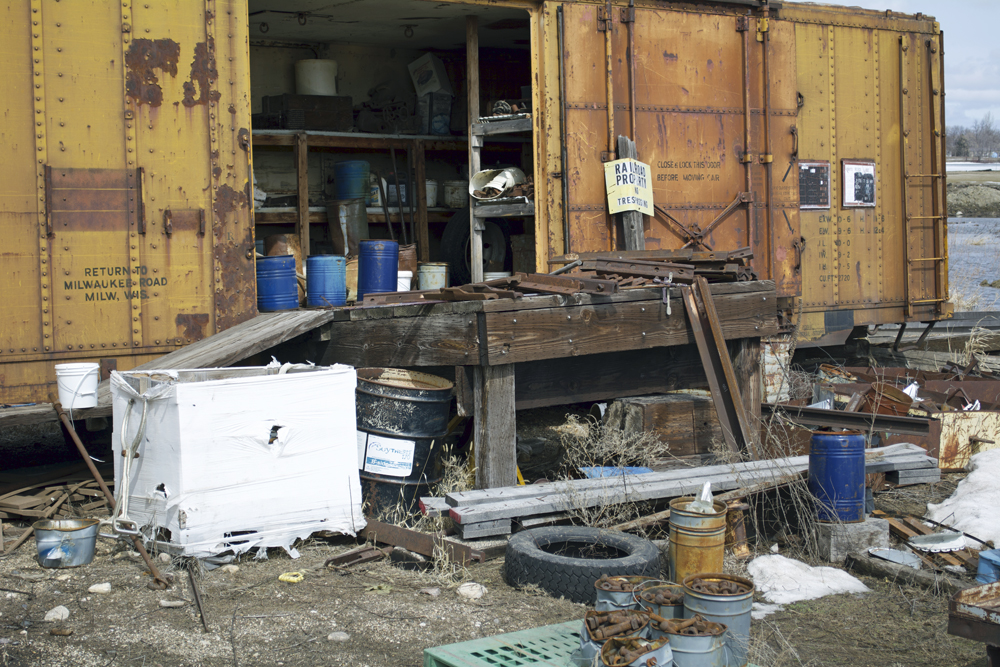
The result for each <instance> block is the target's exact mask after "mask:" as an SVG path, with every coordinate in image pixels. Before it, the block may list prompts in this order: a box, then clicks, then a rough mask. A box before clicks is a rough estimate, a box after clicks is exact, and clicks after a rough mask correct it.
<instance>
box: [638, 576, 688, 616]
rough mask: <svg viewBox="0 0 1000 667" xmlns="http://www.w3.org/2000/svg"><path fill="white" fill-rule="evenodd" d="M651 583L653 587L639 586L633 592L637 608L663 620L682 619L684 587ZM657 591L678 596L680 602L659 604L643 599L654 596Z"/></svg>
mask: <svg viewBox="0 0 1000 667" xmlns="http://www.w3.org/2000/svg"><path fill="white" fill-rule="evenodd" d="M651 583H653V585H647V586H641V587H639V588H637V589H636V590H635V592H634V595H635V601H636V603H637V604H638V605H639V608H640V609H645V610H646V611H648V612H649V613H651V614H656V615H657V616H662V617H663V618H684V587H683V586H681V585H680V584H671V583H664V582H651ZM659 591H664V592H666V591H670V592H672V593H675V594H680V601H679V602H677V604H659V603H657V602H655V601H653V600H646V599H644V597H646V595H647V594H651V595H656V593H657V592H659Z"/></svg>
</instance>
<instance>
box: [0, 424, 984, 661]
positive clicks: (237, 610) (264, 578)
mask: <svg viewBox="0 0 1000 667" xmlns="http://www.w3.org/2000/svg"><path fill="white" fill-rule="evenodd" d="M566 412H567V410H565V409H551V410H549V411H548V412H544V411H528V413H526V414H525V415H524V418H523V419H522V415H520V414H519V416H518V417H519V427H520V428H519V435H520V436H521V438H520V440H521V441H522V442H519V448H521V449H522V450H523V451H522V453H526V454H527V458H526V459H524V460H523V461H522V463H523V464H522V470H523V471H525V476H526V477H529V479H531V477H530V476H529V473H528V471H530V470H532V469H536V470H537V471H538V472H539V473H542V474H546V471H551V470H552V468H553V467H554V466H558V459H559V452H558V446H557V444H558V440H559V432H558V431H557V430H556V429H555V428H554V426H553V424H558V423H559V422H560V421H561V420H562V419H564V417H565V414H566ZM569 412H573V413H576V414H581V415H582V414H583V413H584V410H582V409H575V410H569ZM46 435H48V436H50V437H47V438H42V439H41V440H49V441H51V445H48V447H46V446H45V445H44V443H43V442H41V440H39V441H38V442H34V443H32V444H31V445H30V446H26V447H25V448H24V449H23V450H22V451H20V452H19V454H18V460H19V461H21V462H22V464H23V465H31V464H33V463H34V461H33V455H37V453H38V452H39V451H40V450H44V449H48V452H49V453H51V452H52V451H53V450H57V449H58V447H59V445H58V440H57V437H58V434H57V432H54V433H51V434H46ZM522 458H523V457H522ZM961 477H962V475H960V474H950V475H945V476H944V478H943V480H942V482H941V483H939V484H935V485H920V486H913V487H904V488H899V489H895V490H892V491H887V492H885V493H882V494H879V495H878V496H877V497H876V505H877V507H878V508H879V509H882V510H885V511H887V512H893V513H899V512H905V513H912V514H916V515H921V514H922V513H923V512H924V511H925V509H926V504H927V503H928V502H939V501H940V500H942V499H944V498H946V497H947V496H949V495H950V494H951V493H952V491H954V488H955V485H956V484H957V483H958V481H959V480H960V479H961ZM27 525H28V524H26V523H21V524H18V523H16V522H15V524H14V525H13V526H11V525H10V524H8V523H5V524H4V529H5V532H6V538H7V540H8V543H9V541H10V540H11V539H12V538H13V537H16V535H17V533H18V532H19V530H22V529H23V528H24V527H26V526H27ZM774 543H777V544H779V548H780V550H781V553H782V554H783V555H786V556H789V557H793V558H800V559H802V560H806V561H807V562H810V564H813V565H816V564H820V563H817V562H815V561H812V560H810V559H809V558H808V557H807V556H806V555H804V554H803V553H801V551H800V550H799V545H798V544H796V543H795V541H794V540H792V543H787V540H785V539H783V538H782V537H780V536H779V537H774V536H762V537H761V538H759V539H757V540H755V542H754V543H753V544H752V547H753V548H754V549H755V550H756V553H757V554H766V553H770V547H771V545H772V544H774ZM357 545H358V542H357V541H356V540H354V539H353V538H348V537H341V536H338V537H335V538H330V539H325V538H316V537H314V538H312V539H309V540H307V541H306V542H305V543H303V544H301V545H299V547H298V549H299V552H300V553H301V557H300V558H299V559H297V560H293V559H291V558H289V557H288V556H287V555H286V554H285V553H284V552H283V551H281V550H276V549H272V550H270V551H269V552H268V558H267V559H266V560H257V559H255V558H254V557H253V556H252V555H244V556H243V557H241V558H240V559H239V560H238V561H237V562H236V564H237V565H238V568H239V569H238V571H237V572H235V573H228V572H224V571H222V570H221V569H216V570H213V571H206V572H201V573H199V574H198V575H197V580H198V582H199V587H200V589H201V591H202V598H203V602H204V606H205V610H206V617H207V621H208V625H209V629H210V630H209V631H208V632H206V631H205V630H204V629H203V627H202V625H201V621H200V619H199V617H198V615H197V612H196V608H195V606H194V604H193V600H194V597H193V593H192V591H191V587H190V583H189V581H188V574H187V570H186V569H185V563H183V562H180V561H175V562H170V563H161V564H160V565H161V567H162V568H163V570H164V571H168V572H172V573H173V574H174V575H175V577H176V583H175V585H174V587H173V588H172V589H170V590H168V591H153V590H150V589H149V588H148V587H147V584H148V582H149V581H150V577H149V574H148V572H147V570H146V567H145V565H144V563H143V562H142V560H141V559H140V558H139V557H138V554H135V553H134V552H131V548H130V547H128V548H127V547H126V545H125V544H124V543H119V542H114V541H107V540H100V541H99V542H98V550H97V556H96V557H95V559H94V562H93V563H91V564H90V565H87V566H84V567H81V568H77V569H72V570H47V569H43V568H41V567H40V566H39V565H38V564H37V562H36V560H35V543H34V540H33V539H29V540H28V541H27V542H26V543H25V544H24V545H22V546H21V547H20V548H19V549H18V550H17V551H15V552H14V553H12V554H7V555H4V556H0V666H7V665H11V666H14V665H44V666H48V665H52V666H56V665H58V666H62V665H79V666H80V667H91V666H94V667H112V666H113V665H115V666H125V665H136V666H147V665H148V666H150V667H152V666H154V665H161V666H163V667H167V666H171V667H172V666H174V665H191V666H194V665H198V666H203V665H204V666H231V667H240V666H241V665H289V666H292V665H352V666H354V667H365V666H367V667H380V666H382V665H385V666H389V665H392V666H393V667H395V666H408V665H413V666H417V665H421V664H423V650H424V649H425V648H429V647H433V646H439V645H442V644H449V643H453V642H460V641H467V640H471V639H476V638H480V637H486V636H491V635H496V634H502V633H505V632H514V631H517V630H525V629H529V628H533V627H538V626H542V625H548V624H552V623H560V622H564V621H568V620H574V619H580V618H582V616H583V613H584V612H585V610H586V607H585V606H583V605H579V604H575V603H571V602H567V601H565V600H557V599H553V598H551V597H549V596H547V595H545V594H543V593H538V592H533V591H517V590H514V589H511V588H510V587H508V586H507V585H506V584H505V583H504V581H503V577H502V566H503V559H502V558H496V559H493V560H490V561H488V562H487V563H485V564H473V565H470V566H469V567H467V568H464V569H451V568H449V567H448V565H447V564H441V563H438V564H437V567H433V564H432V566H431V568H430V569H428V570H426V571H420V570H415V569H413V565H412V564H404V563H395V564H394V563H391V562H389V561H383V562H379V563H374V564H365V565H360V566H356V567H352V568H350V569H346V570H334V569H330V568H326V567H325V566H324V563H325V561H326V560H327V559H328V558H330V557H331V556H334V555H337V554H339V553H342V552H344V551H346V550H348V549H351V548H354V547H355V546H357ZM745 568H746V564H745V563H739V562H737V561H734V560H729V559H728V558H727V570H728V571H731V572H733V573H735V574H745V572H746V569H745ZM290 571H298V572H303V573H304V574H305V578H304V580H303V581H302V582H301V583H296V584H289V583H284V582H281V581H279V579H278V577H279V575H281V574H282V573H285V572H290ZM861 579H862V581H863V582H864V583H865V584H866V585H867V586H868V587H869V588H870V589H871V592H869V593H866V594H862V595H838V596H832V597H828V598H823V599H820V600H813V601H808V602H800V603H796V604H792V605H788V606H786V608H785V610H784V611H780V612H777V613H775V614H772V615H771V616H768V617H767V618H765V619H763V620H759V621H754V622H753V625H752V646H751V659H752V661H753V662H754V663H755V664H758V665H762V666H763V665H769V666H770V665H774V666H781V667H784V666H802V665H810V666H813V665H844V666H847V665H851V666H868V665H870V666H885V667H895V666H902V665H907V666H909V665H914V666H918V667H922V666H926V667H931V666H932V665H933V666H934V667H945V666H950V665H955V666H962V667H967V666H972V665H977V666H978V665H985V664H986V661H985V648H984V646H983V645H982V644H979V643H976V642H971V641H968V640H964V639H959V638H956V637H953V636H950V635H948V634H947V599H946V597H944V596H943V595H935V594H933V593H931V592H928V591H926V590H923V589H915V588H911V587H907V586H905V585H900V584H899V583H896V582H893V581H886V580H879V579H875V578H872V577H861ZM468 581H473V582H477V583H480V584H483V585H484V586H485V587H486V589H487V592H486V594H485V596H484V597H482V598H481V599H478V600H466V599H464V598H462V597H461V596H459V594H458V593H457V588H458V586H459V585H460V584H461V583H463V582H468ZM100 583H110V584H111V592H110V593H109V594H105V595H102V594H97V593H90V592H88V589H89V588H90V587H91V586H93V585H95V584H100ZM969 585H973V583H972V581H971V580H970V582H969ZM427 589H437V595H436V596H435V595H430V594H428V592H427ZM161 601H168V602H171V601H181V602H182V604H183V606H181V607H176V608H167V607H162V606H161ZM59 605H62V606H64V607H66V609H68V610H69V618H68V619H67V620H66V621H63V622H58V623H50V622H46V621H44V620H43V619H44V617H45V614H46V613H47V612H48V611H49V610H51V609H53V608H54V607H56V606H59ZM53 629H57V630H60V631H72V634H70V635H68V636H62V635H57V634H51V631H52V630H53ZM334 633H346V637H344V636H343V635H340V636H338V635H335V634H334ZM340 640H342V641H340Z"/></svg>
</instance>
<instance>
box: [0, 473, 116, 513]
mask: <svg viewBox="0 0 1000 667" xmlns="http://www.w3.org/2000/svg"><path fill="white" fill-rule="evenodd" d="M57 472H61V473H62V474H58V475H57V476H55V477H54V478H53V476H52V475H46V476H41V477H42V479H32V477H31V476H24V477H23V478H22V480H21V481H20V482H19V481H18V480H17V478H16V477H11V478H10V481H7V482H6V483H2V484H0V519H11V520H27V521H36V520H38V519H58V518H66V517H89V516H94V515H100V514H107V513H108V511H109V509H108V502H107V499H105V497H104V494H103V493H102V492H101V489H100V487H98V485H97V482H96V481H95V480H94V479H93V477H91V476H90V473H89V472H88V471H87V469H86V468H83V467H82V466H80V467H79V469H77V470H75V471H72V470H71V471H65V472H63V471H57ZM44 477H49V479H44Z"/></svg>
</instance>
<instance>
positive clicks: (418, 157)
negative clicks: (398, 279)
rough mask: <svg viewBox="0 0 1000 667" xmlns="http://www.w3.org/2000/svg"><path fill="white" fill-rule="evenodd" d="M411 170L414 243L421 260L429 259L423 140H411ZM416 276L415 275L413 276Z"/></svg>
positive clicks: (425, 167)
mask: <svg viewBox="0 0 1000 667" xmlns="http://www.w3.org/2000/svg"><path fill="white" fill-rule="evenodd" d="M410 152H411V154H412V155H413V170H414V171H415V172H416V174H415V175H414V177H413V180H415V181H416V183H414V184H413V191H414V193H415V194H416V196H417V200H416V201H417V229H416V237H415V243H416V244H417V255H418V257H419V258H420V261H421V262H429V261H431V252H430V233H429V232H428V231H427V163H426V162H425V154H424V142H423V141H421V140H420V139H418V140H416V141H415V142H413V149H412V150H411V151H410ZM414 277H416V276H414Z"/></svg>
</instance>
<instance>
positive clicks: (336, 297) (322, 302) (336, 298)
mask: <svg viewBox="0 0 1000 667" xmlns="http://www.w3.org/2000/svg"><path fill="white" fill-rule="evenodd" d="M346 302H347V258H346V257H342V256H340V255H313V256H312V257H308V258H306V305H307V306H343V305H344V304H345V303H346Z"/></svg>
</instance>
